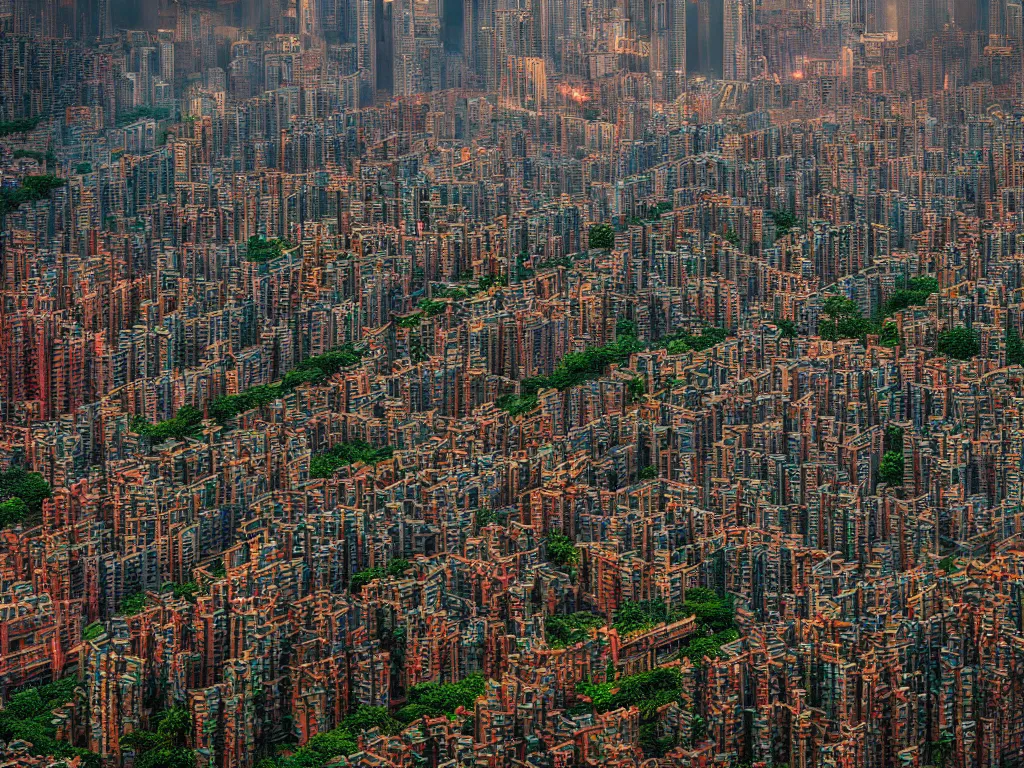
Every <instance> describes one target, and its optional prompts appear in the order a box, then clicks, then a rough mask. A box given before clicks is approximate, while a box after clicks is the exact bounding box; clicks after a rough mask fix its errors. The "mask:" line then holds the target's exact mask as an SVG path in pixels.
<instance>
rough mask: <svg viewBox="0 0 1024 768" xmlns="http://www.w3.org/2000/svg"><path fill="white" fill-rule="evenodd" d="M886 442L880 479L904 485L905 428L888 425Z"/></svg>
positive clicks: (879, 469) (879, 468)
mask: <svg viewBox="0 0 1024 768" xmlns="http://www.w3.org/2000/svg"><path fill="white" fill-rule="evenodd" d="M884 442H885V445H884V450H883V453H882V460H881V462H880V463H879V465H878V479H879V480H880V481H882V482H883V483H886V484H887V485H891V486H894V487H896V486H900V485H903V430H902V429H900V428H899V427H886V428H885V441H884Z"/></svg>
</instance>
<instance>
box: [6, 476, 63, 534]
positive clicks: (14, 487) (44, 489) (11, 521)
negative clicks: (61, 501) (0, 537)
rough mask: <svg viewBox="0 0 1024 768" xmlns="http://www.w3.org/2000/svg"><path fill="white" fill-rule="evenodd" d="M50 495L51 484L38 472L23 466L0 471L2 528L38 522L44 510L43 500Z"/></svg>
mask: <svg viewBox="0 0 1024 768" xmlns="http://www.w3.org/2000/svg"><path fill="white" fill-rule="evenodd" d="M50 496H51V491H50V484H49V483H47V482H46V480H45V478H43V476H42V475H41V474H39V473H38V472H29V471H28V470H26V469H24V468H22V467H11V468H10V469H8V470H6V471H4V472H0V499H3V501H0V528H7V527H9V526H12V525H16V524H18V523H26V524H29V525H34V524H36V523H37V522H38V521H39V519H40V515H41V514H42V512H43V502H44V501H45V500H46V499H48V498H50Z"/></svg>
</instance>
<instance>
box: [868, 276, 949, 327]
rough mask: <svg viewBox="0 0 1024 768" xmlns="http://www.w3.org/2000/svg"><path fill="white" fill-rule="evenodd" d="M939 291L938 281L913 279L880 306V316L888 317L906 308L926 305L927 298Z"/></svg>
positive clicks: (923, 278)
mask: <svg viewBox="0 0 1024 768" xmlns="http://www.w3.org/2000/svg"><path fill="white" fill-rule="evenodd" d="M938 290H939V281H938V280H936V279H935V278H934V277H913V278H911V279H910V280H908V281H907V287H906V288H899V289H897V290H896V291H893V294H892V295H891V296H890V297H889V298H888V299H886V302H885V304H883V305H882V315H883V316H884V317H888V316H889V315H892V314H893V313H895V312H899V311H900V310H902V309H906V308H907V307H921V306H924V305H925V304H927V303H928V297H929V296H930V295H931V294H933V293H936V292H937V291H938Z"/></svg>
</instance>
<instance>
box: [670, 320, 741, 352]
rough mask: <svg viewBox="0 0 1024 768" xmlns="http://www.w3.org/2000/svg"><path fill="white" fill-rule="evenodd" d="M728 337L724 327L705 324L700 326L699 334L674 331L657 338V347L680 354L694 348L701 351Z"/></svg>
mask: <svg viewBox="0 0 1024 768" xmlns="http://www.w3.org/2000/svg"><path fill="white" fill-rule="evenodd" d="M727 338H729V332H728V331H727V330H725V329H724V328H715V327H713V326H707V327H706V328H702V329H701V332H700V334H699V335H697V336H694V335H693V334H692V333H690V332H689V331H675V332H674V333H670V334H667V335H665V336H662V337H661V338H660V339H658V342H657V347H658V348H659V349H667V350H668V353H669V354H670V355H681V354H683V353H684V352H689V351H690V350H694V351H696V352H703V351H704V350H705V349H710V348H711V347H713V346H715V345H716V344H721V343H722V342H723V341H725V340H726V339H727Z"/></svg>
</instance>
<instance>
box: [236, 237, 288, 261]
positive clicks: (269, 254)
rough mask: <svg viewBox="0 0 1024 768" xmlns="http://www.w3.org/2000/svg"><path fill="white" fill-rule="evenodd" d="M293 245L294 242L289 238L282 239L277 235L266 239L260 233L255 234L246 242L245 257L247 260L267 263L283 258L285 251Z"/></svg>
mask: <svg viewBox="0 0 1024 768" xmlns="http://www.w3.org/2000/svg"><path fill="white" fill-rule="evenodd" d="M292 247H293V246H292V244H291V243H290V242H288V241H287V240H281V239H278V238H276V237H271V238H268V239H264V238H262V237H259V236H258V235H253V236H252V237H250V238H249V240H248V242H247V243H246V247H245V259H246V261H255V262H257V263H260V264H265V263H266V262H268V261H273V260H274V259H279V258H281V257H282V256H284V253H285V251H287V250H288V249H290V248H292Z"/></svg>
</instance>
